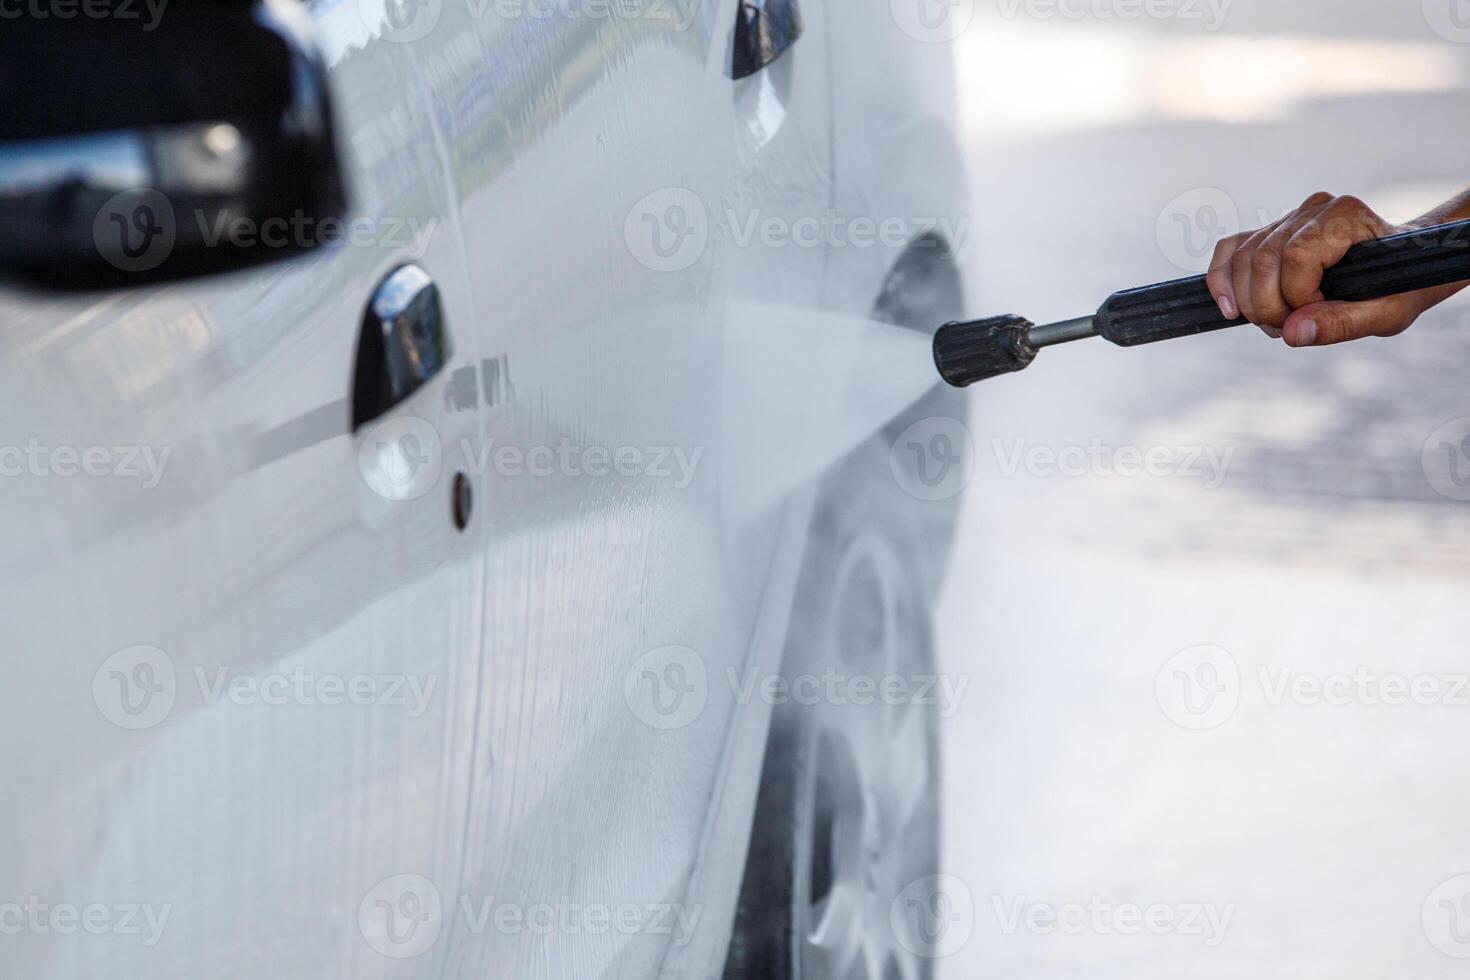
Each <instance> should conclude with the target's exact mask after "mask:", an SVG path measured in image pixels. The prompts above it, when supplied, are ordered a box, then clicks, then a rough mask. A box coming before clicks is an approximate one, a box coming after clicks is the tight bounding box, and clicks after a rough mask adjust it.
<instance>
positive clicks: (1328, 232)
mask: <svg viewBox="0 0 1470 980" xmlns="http://www.w3.org/2000/svg"><path fill="white" fill-rule="evenodd" d="M1392 230H1393V229H1392V228H1391V227H1390V226H1389V225H1388V224H1387V223H1386V222H1384V221H1383V220H1382V219H1381V218H1379V217H1378V216H1377V215H1376V214H1374V213H1373V212H1372V211H1370V210H1368V208H1367V206H1366V205H1364V204H1363V203H1362V202H1361V201H1358V200H1357V199H1356V198H1339V199H1337V200H1335V201H1333V202H1332V203H1331V204H1329V205H1328V206H1327V207H1325V208H1320V209H1318V210H1317V212H1316V214H1315V215H1314V216H1313V217H1312V219H1311V220H1310V221H1308V222H1306V223H1305V224H1303V225H1302V226H1301V227H1300V228H1299V229H1298V230H1297V232H1296V233H1295V234H1294V235H1293V236H1292V239H1291V241H1289V242H1288V243H1287V244H1286V247H1285V249H1284V250H1283V254H1282V268H1281V291H1282V296H1283V297H1284V298H1285V300H1286V302H1287V303H1288V304H1289V305H1290V306H1292V307H1293V308H1300V307H1303V306H1308V305H1310V304H1312V303H1317V302H1320V301H1321V300H1322V293H1321V287H1322V273H1323V271H1324V270H1325V269H1329V268H1331V267H1332V266H1334V265H1336V264H1337V263H1338V262H1340V261H1342V258H1343V256H1344V255H1346V254H1347V252H1348V249H1350V248H1352V247H1353V246H1354V245H1356V244H1357V243H1358V242H1362V241H1367V240H1368V239H1371V238H1377V237H1379V236H1381V235H1385V234H1389V233H1390V232H1392Z"/></svg>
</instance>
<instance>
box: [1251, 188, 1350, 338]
mask: <svg viewBox="0 0 1470 980" xmlns="http://www.w3.org/2000/svg"><path fill="white" fill-rule="evenodd" d="M1333 200H1334V198H1333V197H1332V195H1331V194H1327V193H1317V194H1313V195H1312V196H1311V197H1309V198H1307V199H1306V200H1305V201H1304V202H1302V205H1301V207H1299V208H1297V209H1296V210H1295V211H1292V212H1291V213H1290V214H1288V215H1286V216H1285V217H1284V218H1282V219H1281V220H1280V221H1278V222H1276V223H1275V224H1274V225H1271V226H1270V227H1269V228H1267V229H1265V234H1264V236H1263V237H1261V239H1260V240H1259V241H1258V242H1256V243H1255V249H1254V252H1253V253H1252V259H1251V300H1250V303H1249V304H1248V305H1249V307H1250V309H1251V312H1252V319H1254V320H1255V322H1256V323H1258V324H1261V325H1262V326H1267V327H1276V328H1278V329H1279V328H1280V327H1281V325H1282V324H1284V323H1285V322H1286V318H1287V317H1288V316H1290V315H1291V311H1292V310H1293V309H1295V307H1294V306H1292V305H1291V304H1289V303H1288V302H1287V301H1286V297H1285V296H1284V295H1283V292H1282V282H1281V277H1282V258H1283V252H1284V250H1285V248H1286V246H1287V243H1288V242H1290V241H1291V240H1292V237H1293V236H1294V235H1296V233H1297V232H1298V231H1299V230H1300V229H1301V228H1303V227H1304V226H1307V225H1309V224H1310V223H1311V222H1312V221H1313V219H1315V218H1316V217H1317V216H1318V215H1319V214H1320V213H1321V212H1322V211H1323V210H1325V209H1326V208H1328V207H1330V206H1331V204H1332V201H1333Z"/></svg>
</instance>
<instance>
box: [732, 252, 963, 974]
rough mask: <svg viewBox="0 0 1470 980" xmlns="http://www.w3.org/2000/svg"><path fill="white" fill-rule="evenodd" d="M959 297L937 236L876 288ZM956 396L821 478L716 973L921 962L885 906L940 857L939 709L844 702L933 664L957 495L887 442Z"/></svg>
mask: <svg viewBox="0 0 1470 980" xmlns="http://www.w3.org/2000/svg"><path fill="white" fill-rule="evenodd" d="M911 256H917V257H916V258H913V259H912V260H911V259H910V257H911ZM936 258H937V259H939V260H940V261H937V262H936V261H935V259H936ZM959 313H960V302H959V282H958V274H957V273H956V272H955V270H954V267H953V264H952V263H951V262H949V256H948V252H947V250H945V249H944V248H943V245H942V243H938V244H932V243H931V244H930V245H928V246H926V248H925V250H923V251H920V250H919V249H914V250H911V251H910V252H909V253H906V255H905V260H903V261H900V262H899V263H898V264H897V265H896V266H895V268H894V270H893V272H892V273H891V274H890V276H889V278H888V280H887V282H886V283H885V285H884V288H883V290H882V292H881V293H880V296H879V299H878V302H877V304H876V315H877V316H878V317H880V318H883V319H887V320H889V321H891V322H896V323H901V324H904V325H909V326H914V327H915V328H916V329H924V330H933V329H934V328H935V327H936V326H938V324H939V323H941V322H943V321H944V320H945V319H952V318H954V317H956V316H958V315H959ZM956 397H957V395H956V393H954V392H950V391H946V390H936V391H935V392H933V393H932V394H931V395H930V396H928V397H926V398H925V399H924V400H922V401H921V402H920V403H919V404H918V405H916V406H914V407H913V408H912V409H910V410H909V411H908V412H906V413H904V415H903V416H902V417H901V418H899V419H896V420H894V422H892V423H890V424H889V425H888V426H886V427H885V429H884V430H883V431H882V432H880V433H877V434H875V435H874V436H873V437H872V438H871V439H869V440H868V441H867V442H865V443H864V444H862V445H861V446H859V447H858V448H857V449H855V450H854V451H853V452H852V453H850V454H849V455H848V456H847V457H846V458H845V459H843V460H842V461H841V462H840V463H839V464H838V465H837V466H836V467H835V468H834V469H833V470H832V471H831V472H830V473H828V474H827V475H826V477H825V478H824V480H823V484H822V487H821V490H820V493H819V496H818V504H817V509H816V513H815V515H814V517H813V521H812V527H811V530H810V533H809V536H808V540H807V546H806V553H805V555H804V557H803V563H802V573H801V577H800V581H799V584H798V586H797V594H796V601H795V606H794V609H793V613H792V623H791V627H790V629H789V631H788V635H787V643H786V649H785V652H784V655H783V663H782V675H783V678H784V680H785V681H786V683H787V685H788V688H787V689H788V690H790V691H791V692H792V694H793V697H792V698H791V699H790V700H788V701H786V703H781V704H778V705H777V706H776V708H775V711H774V714H773V718H772V723H771V731H770V735H769V738H768V740H767V744H766V753H765V762H764V767H763V770H762V774H761V786H760V791H759V794H758V798H757V803H756V814H755V822H754V826H753V828H752V833H751V843H750V851H749V854H748V857H747V860H746V869H745V876H744V879H743V881H742V884H741V895H740V901H739V907H738V911H737V915H736V922H735V931H734V938H733V939H732V941H731V948H730V953H729V956H728V958H727V961H726V967H725V973H724V977H725V980H864V978H866V980H925V978H928V977H930V976H931V975H932V968H933V962H932V960H931V959H929V958H927V957H925V956H924V955H923V950H924V945H923V943H922V942H921V941H919V940H917V939H916V938H915V937H914V936H913V935H912V933H911V928H912V926H911V925H909V924H907V923H906V922H905V914H904V910H902V909H899V910H898V911H897V912H895V910H894V905H895V901H896V899H897V898H898V895H899V893H900V892H901V891H902V890H903V889H904V888H905V886H907V885H908V884H910V883H911V882H913V881H916V880H919V879H921V878H924V877H926V876H929V875H932V874H935V873H937V871H938V868H939V831H940V817H939V815H940V794H939V761H940V757H939V752H940V745H939V721H940V718H939V713H938V710H937V708H936V707H934V706H933V705H932V704H917V703H913V702H914V701H916V700H920V699H917V698H912V697H910V698H908V702H909V703H883V701H885V700H887V701H893V702H898V701H900V700H901V699H899V698H888V699H883V698H879V699H878V701H877V703H868V704H858V703H853V702H855V701H857V700H859V698H860V696H861V692H860V691H857V690H855V689H854V688H853V686H852V684H851V681H852V680H853V679H855V678H860V677H872V678H873V679H874V680H875V682H881V681H882V679H883V678H885V677H887V676H895V677H898V678H902V679H904V681H905V682H906V683H909V684H910V687H909V688H908V689H907V690H908V692H909V694H914V693H917V688H915V687H913V686H912V684H913V683H914V682H915V681H921V680H922V678H924V677H933V676H935V675H936V669H937V668H936V664H935V656H934V644H933V632H932V626H931V620H932V606H933V599H934V597H935V596H936V595H937V592H938V586H939V584H940V581H941V579H942V573H943V568H944V565H945V563H946V561H947V557H948V554H949V549H950V539H951V536H952V534H953V528H954V523H955V514H956V511H957V504H956V502H955V501H941V502H926V501H919V500H916V499H915V498H914V497H913V496H911V495H909V494H908V493H906V492H905V491H904V490H903V489H902V488H901V487H900V486H899V485H898V482H897V481H896V479H895V478H894V476H893V474H892V472H891V469H890V463H889V451H890V447H891V445H892V443H893V440H894V438H895V437H896V436H897V434H898V433H899V432H902V431H903V430H904V429H905V428H907V427H908V425H910V424H911V423H912V422H913V421H916V420H918V419H922V418H926V417H928V416H931V415H935V414H949V415H952V416H953V417H956V418H963V415H962V414H959V412H958V411H956V409H957V408H958V409H959V411H962V408H963V406H962V404H961V405H959V406H957V405H956ZM828 677H835V678H836V680H835V682H834V683H831V684H829V683H827V681H826V679H825V678H828ZM808 679H815V683H814V684H813V683H810V682H809V681H808ZM802 685H805V686H804V687H803V686H802ZM810 692H816V697H815V698H813V697H811V696H809V695H810Z"/></svg>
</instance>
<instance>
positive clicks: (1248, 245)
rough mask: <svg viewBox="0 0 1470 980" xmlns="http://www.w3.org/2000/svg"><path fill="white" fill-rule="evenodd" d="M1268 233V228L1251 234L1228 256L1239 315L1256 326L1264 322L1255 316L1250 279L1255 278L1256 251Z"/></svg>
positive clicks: (1253, 295)
mask: <svg viewBox="0 0 1470 980" xmlns="http://www.w3.org/2000/svg"><path fill="white" fill-rule="evenodd" d="M1269 233H1270V229H1268V228H1262V229H1261V230H1260V231H1257V232H1254V233H1252V234H1251V235H1250V236H1249V237H1247V238H1246V240H1245V241H1244V242H1243V243H1242V244H1241V246H1240V248H1238V249H1236V250H1235V254H1234V255H1232V256H1230V280H1231V288H1232V289H1233V290H1234V291H1235V301H1236V302H1237V303H1238V304H1240V315H1241V316H1243V317H1245V318H1246V319H1247V320H1249V321H1250V322H1251V323H1254V324H1256V325H1258V326H1259V325H1261V324H1262V323H1263V322H1264V321H1262V319H1261V318H1260V317H1259V316H1257V315H1256V304H1255V292H1254V289H1253V285H1252V279H1253V278H1254V276H1255V265H1256V250H1257V249H1258V248H1260V246H1261V243H1262V242H1264V241H1265V240H1266V235H1267V234H1269Z"/></svg>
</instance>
